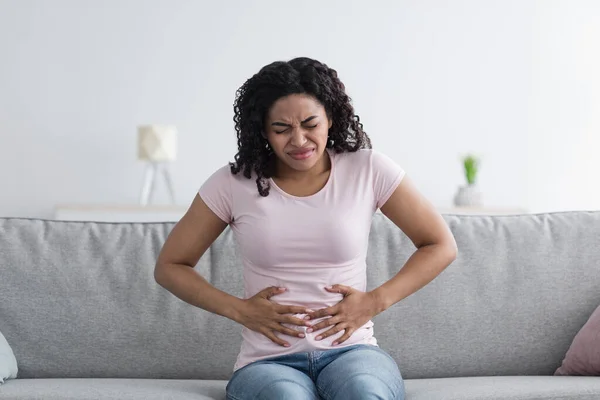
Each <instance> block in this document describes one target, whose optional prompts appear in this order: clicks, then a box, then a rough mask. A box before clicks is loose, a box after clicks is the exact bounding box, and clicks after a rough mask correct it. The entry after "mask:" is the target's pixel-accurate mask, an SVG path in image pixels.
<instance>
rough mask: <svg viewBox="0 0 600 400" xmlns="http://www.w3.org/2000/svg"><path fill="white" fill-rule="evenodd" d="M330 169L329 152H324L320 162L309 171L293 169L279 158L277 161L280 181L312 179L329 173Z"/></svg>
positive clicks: (276, 171) (276, 173)
mask: <svg viewBox="0 0 600 400" xmlns="http://www.w3.org/2000/svg"><path fill="white" fill-rule="evenodd" d="M329 169H331V160H330V159H329V154H327V150H325V151H324V152H323V154H322V155H321V158H320V159H319V161H317V163H316V164H315V165H314V166H313V167H312V168H311V169H309V170H308V171H298V170H295V169H293V168H290V167H289V166H288V165H287V164H286V163H284V162H282V161H281V160H280V159H279V158H277V159H276V160H275V177H276V178H279V179H290V180H303V179H310V178H313V177H315V176H319V175H321V174H323V173H324V172H326V171H329Z"/></svg>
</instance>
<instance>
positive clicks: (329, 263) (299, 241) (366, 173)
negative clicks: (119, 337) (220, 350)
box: [155, 58, 456, 400]
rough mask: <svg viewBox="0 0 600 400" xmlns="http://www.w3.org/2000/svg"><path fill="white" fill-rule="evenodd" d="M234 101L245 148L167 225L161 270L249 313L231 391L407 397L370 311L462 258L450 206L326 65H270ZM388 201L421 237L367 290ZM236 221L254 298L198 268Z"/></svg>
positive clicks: (222, 309) (218, 304)
mask: <svg viewBox="0 0 600 400" xmlns="http://www.w3.org/2000/svg"><path fill="white" fill-rule="evenodd" d="M234 111H235V117H234V121H235V129H236V131H237V138H238V153H237V154H236V155H235V162H234V163H231V164H229V165H226V166H224V167H223V168H221V169H219V170H217V171H216V172H215V173H214V174H213V175H212V176H211V177H210V178H209V179H208V180H207V181H206V182H204V184H203V185H202V186H201V188H200V190H199V192H198V194H197V195H196V197H195V198H194V200H193V203H192V204H191V206H190V208H189V210H188V212H187V213H186V214H185V216H184V217H183V218H182V219H181V220H180V221H179V223H177V225H176V226H175V227H174V229H173V230H172V231H171V233H170V235H169V237H168V238H167V240H166V242H165V244H164V247H163V249H162V250H161V252H160V255H159V257H158V261H157V265H156V269H155V278H156V281H157V282H158V283H159V284H160V285H162V286H163V287H165V288H166V289H167V290H169V291H171V292H172V293H173V294H174V295H175V296H177V297H179V298H180V299H182V300H184V301H186V302H188V303H190V304H192V305H195V306H197V307H200V308H202V309H205V310H208V311H210V312H213V313H216V314H219V315H222V316H224V317H227V318H230V319H232V320H234V321H236V322H238V323H240V324H241V325H243V327H244V328H243V330H242V337H243V341H242V346H241V349H240V352H239V355H238V358H237V362H236V364H235V366H234V374H233V376H232V377H231V379H230V381H229V383H228V385H227V398H228V399H234V400H241V399H318V398H320V397H322V398H325V399H344V400H348V399H369V398H378V399H403V398H404V383H403V381H402V377H401V374H400V371H399V370H398V366H397V364H396V363H395V361H394V360H393V359H392V357H391V356H389V355H388V354H387V353H386V352H385V351H384V350H382V349H381V348H379V346H378V345H377V340H376V339H375V336H374V335H373V329H372V327H373V322H372V321H371V319H372V318H373V317H374V316H375V315H377V314H379V313H381V312H383V311H384V310H386V309H387V308H389V307H390V306H392V305H393V304H395V303H396V302H398V301H400V300H401V299H403V298H406V297H407V296H409V295H411V294H412V293H414V292H415V291H417V290H419V289H420V288H422V287H423V286H424V285H426V284H427V283H429V282H430V281H431V280H433V279H434V278H435V277H436V276H437V275H438V274H440V273H441V272H442V271H443V269H444V268H446V267H447V266H448V265H449V264H450V263H451V262H452V261H453V260H454V259H455V257H456V243H455V241H454V238H453V236H452V234H451V232H450V230H449V229H448V227H447V225H446V224H445V222H444V220H443V218H442V217H441V216H440V215H439V214H438V213H437V212H436V211H435V209H434V208H433V207H432V206H431V205H430V203H429V202H428V201H427V200H425V199H424V198H423V197H422V196H421V195H420V194H419V192H418V191H417V190H416V189H415V187H414V186H413V184H412V183H411V182H410V180H409V178H407V177H406V176H405V172H404V171H403V170H402V168H401V167H399V166H398V165H397V164H396V163H394V162H393V161H392V160H391V159H389V158H388V157H386V156H384V155H383V154H381V153H379V152H376V151H374V150H371V142H370V140H369V137H368V136H367V134H366V133H365V132H364V131H363V128H362V124H361V123H360V122H359V119H358V117H357V116H355V115H354V110H353V107H352V106H351V104H350V99H349V97H348V96H347V95H346V93H345V89H344V85H343V84H342V83H341V81H340V80H339V79H338V76H337V73H336V71H335V70H333V69H331V68H329V67H327V66H326V65H324V64H322V63H320V62H318V61H316V60H312V59H309V58H296V59H293V60H291V61H289V62H275V63H272V64H270V65H267V66H265V67H264V68H262V69H261V70H260V71H259V72H258V73H257V74H256V75H254V76H253V77H252V78H250V79H248V80H247V81H246V82H245V83H244V85H243V86H242V87H241V88H240V89H239V90H238V92H237V97H236V102H235V106H234ZM378 208H379V209H381V211H382V213H383V214H385V215H386V216H387V217H388V218H389V219H390V220H391V221H393V222H394V223H395V224H396V225H397V226H398V227H399V228H400V229H401V230H402V231H404V232H405V233H406V234H407V235H408V237H409V238H410V239H411V240H412V241H413V243H414V244H415V246H416V247H417V250H416V251H415V253H414V254H413V255H412V256H411V257H410V258H409V260H408V261H407V262H406V264H405V265H404V266H403V268H402V269H401V270H400V272H398V274H397V275H396V276H395V277H393V278H392V279H390V280H389V281H387V282H386V283H384V284H383V285H381V286H380V287H378V288H376V289H374V290H372V291H369V292H365V289H366V272H365V271H366V264H365V260H366V254H367V245H368V236H369V229H370V226H371V218H372V216H373V214H374V212H375V211H376V210H377V209H378ZM228 225H229V226H231V228H232V229H233V232H234V234H235V238H236V241H237V243H238V245H239V249H240V251H241V256H242V257H241V258H242V260H243V263H244V265H243V276H244V287H245V298H244V299H239V298H237V297H235V296H232V295H229V294H227V293H224V292H222V291H220V290H218V289H216V288H215V287H214V286H212V285H210V284H209V283H208V282H207V281H206V280H205V279H204V278H202V277H201V276H199V274H197V273H196V272H195V271H194V270H193V267H194V266H195V265H196V263H197V262H198V260H199V258H200V257H201V256H202V254H204V252H205V251H206V250H207V249H208V247H209V246H210V245H211V244H212V242H213V241H214V240H215V239H216V238H217V237H218V236H219V235H220V234H221V233H222V232H223V230H224V229H225V228H226V226H228Z"/></svg>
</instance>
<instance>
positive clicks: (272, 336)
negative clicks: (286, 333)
mask: <svg viewBox="0 0 600 400" xmlns="http://www.w3.org/2000/svg"><path fill="white" fill-rule="evenodd" d="M264 335H265V336H266V337H268V338H269V339H271V341H273V342H274V343H276V344H278V345H280V346H284V347H290V344H289V343H288V342H286V341H285V340H281V339H279V338H278V337H277V336H275V333H273V332H272V331H268V332H266V333H264Z"/></svg>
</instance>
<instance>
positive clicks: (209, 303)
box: [154, 264, 243, 322]
mask: <svg viewBox="0 0 600 400" xmlns="http://www.w3.org/2000/svg"><path fill="white" fill-rule="evenodd" d="M154 277H155V279H156V282H157V283H158V284H159V285H160V286H162V287H164V288H165V289H167V290H168V291H169V292H171V293H173V294H174V295H175V296H176V297H178V298H179V299H181V300H183V301H185V302H186V303H189V304H191V305H193V306H196V307H199V308H202V309H204V310H206V311H210V312H212V313H214V314H218V315H221V316H224V317H226V318H229V319H231V320H233V321H236V322H239V316H240V310H241V308H242V306H243V300H241V299H239V298H238V297H235V296H232V295H230V294H228V293H225V292H223V291H221V290H219V289H217V288H216V287H214V286H212V285H211V284H210V283H209V282H208V281H207V280H206V279H204V278H203V277H202V276H201V275H200V274H198V273H197V272H196V271H195V270H194V269H193V268H191V267H190V266H188V265H183V264H165V265H160V266H157V268H156V270H155V273H154Z"/></svg>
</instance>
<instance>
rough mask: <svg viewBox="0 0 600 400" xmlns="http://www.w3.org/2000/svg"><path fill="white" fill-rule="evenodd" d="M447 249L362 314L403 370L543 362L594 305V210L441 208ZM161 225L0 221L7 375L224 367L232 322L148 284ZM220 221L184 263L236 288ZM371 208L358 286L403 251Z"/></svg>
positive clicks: (229, 244) (484, 371)
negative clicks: (453, 251)
mask: <svg viewBox="0 0 600 400" xmlns="http://www.w3.org/2000/svg"><path fill="white" fill-rule="evenodd" d="M444 217H445V219H446V221H447V222H448V224H449V226H450V227H451V229H452V231H453V233H454V235H455V237H456V240H457V243H458V246H459V256H458V258H457V260H456V261H455V262H454V263H453V264H452V265H450V266H449V267H448V268H447V269H446V270H445V271H444V272H442V274H440V275H439V276H438V277H437V278H436V279H435V280H434V281H432V282H431V283H430V284H428V285H427V286H425V287H424V288H423V289H421V290H420V291H418V292H417V293H415V294H413V295H412V296H409V297H408V298H406V299H404V300H402V301H401V302H399V303H397V304H395V305H394V306H392V307H391V308H389V309H388V310H386V311H384V312H383V313H382V314H380V315H378V316H377V317H375V319H374V322H375V327H374V332H375V336H376V338H377V339H378V342H379V345H380V346H381V347H382V348H383V349H385V350H386V351H388V352H389V353H390V354H391V355H392V356H393V357H394V358H395V359H396V361H397V362H398V364H399V366H400V369H401V371H402V374H403V377H404V378H405V379H411V378H433V377H450V376H481V375H533V374H542V375H544V374H552V373H553V372H554V370H555V369H556V368H557V367H558V366H559V365H560V362H561V360H562V357H563V356H564V354H565V352H566V350H567V349H568V347H569V344H570V343H571V341H572V339H573V337H574V335H575V334H576V333H577V331H578V330H579V329H580V328H581V326H582V325H583V324H584V323H585V321H586V320H587V318H588V316H589V315H590V314H591V312H592V311H593V310H594V308H595V307H596V306H597V305H598V304H600V292H599V291H598V287H599V286H600V247H599V246H598V239H599V238H600V212H567V213H552V214H539V215H518V216H460V215H445V216H444ZM172 228H173V223H94V222H63V221H47V220H36V219H14V218H5V219H0V332H2V333H3V334H4V335H5V336H6V339H7V340H8V342H9V343H10V344H11V346H12V348H13V350H14V353H15V356H16V357H17V360H18V363H19V377H20V378H52V377H73V378H76V377H99V378H109V377H113V378H173V379H228V378H229V377H230V376H231V372H232V368H233V364H234V362H235V358H236V356H237V352H238V351H239V346H240V340H241V336H240V335H241V326H240V325H238V324H236V323H235V322H233V321H231V320H228V319H226V318H224V317H221V316H217V315H214V314H211V313H209V312H207V311H204V310H201V309H198V308H195V307H193V306H191V305H189V304H187V303H185V302H183V301H181V300H179V299H177V298H176V297H175V296H173V295H172V294H171V293H169V292H168V291H166V290H165V289H163V288H162V287H160V286H159V285H158V284H157V283H156V282H155V281H154V277H153V269H154V263H155V260H156V257H157V255H158V252H159V250H160V247H161V245H162V243H163V242H164V240H165V239H166V237H167V235H168V233H169V232H170V230H171V229H172ZM235 250H236V246H235V242H234V238H233V233H232V231H231V230H230V229H227V230H226V231H225V232H224V233H223V234H222V235H221V236H220V237H219V238H218V239H217V241H216V242H215V243H214V244H213V245H212V246H211V248H210V249H209V251H207V253H206V254H205V255H204V256H203V257H202V259H201V260H200V261H199V263H198V265H197V266H196V270H197V272H198V273H200V274H202V276H204V277H205V278H206V279H208V280H209V281H210V282H211V283H212V284H213V285H215V286H216V287H218V288H219V289H221V290H224V291H226V292H228V293H231V294H233V295H236V296H238V297H242V296H243V284H242V264H241V263H240V259H239V256H238V255H237V253H236V251H235ZM414 250H415V249H414V246H413V245H412V243H411V242H410V241H409V240H408V238H407V237H406V236H405V235H404V234H403V233H402V232H401V231H400V230H399V229H398V228H396V227H395V226H394V225H393V224H392V223H391V222H390V221H389V220H387V219H386V218H385V217H384V216H383V215H381V214H376V215H375V217H374V220H373V225H372V231H371V235H370V244H369V253H368V260H367V265H368V268H367V274H368V289H372V288H374V287H377V286H379V285H380V284H382V283H383V282H385V281H386V280H387V279H389V278H391V277H392V276H394V275H395V274H396V273H397V271H398V270H399V269H400V268H401V266H402V265H403V264H404V262H405V261H406V260H407V259H408V257H409V256H410V255H411V254H412V252H413V251H414Z"/></svg>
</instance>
